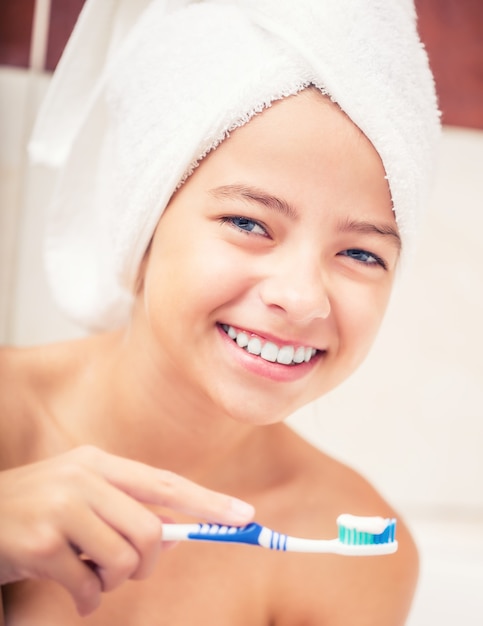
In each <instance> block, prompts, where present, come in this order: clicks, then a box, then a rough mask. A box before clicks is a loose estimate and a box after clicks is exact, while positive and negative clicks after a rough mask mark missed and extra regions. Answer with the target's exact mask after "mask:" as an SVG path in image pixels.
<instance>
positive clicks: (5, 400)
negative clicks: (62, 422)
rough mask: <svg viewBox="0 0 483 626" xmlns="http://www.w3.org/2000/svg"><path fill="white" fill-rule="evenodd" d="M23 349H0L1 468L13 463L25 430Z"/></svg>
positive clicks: (26, 390) (26, 395) (26, 386)
mask: <svg viewBox="0 0 483 626" xmlns="http://www.w3.org/2000/svg"><path fill="white" fill-rule="evenodd" d="M25 357H26V351H25V350H24V349H21V348H11V347H2V348H0V469H5V468H6V467H9V466H10V465H11V464H12V461H13V459H14V457H15V450H16V449H17V448H19V447H20V446H21V445H22V442H23V440H24V435H25V433H26V432H28V429H29V423H28V415H29V411H28V410H27V406H28V404H29V397H30V395H31V394H30V391H29V382H28V381H29V376H28V368H27V366H26V363H27V360H26V358H25Z"/></svg>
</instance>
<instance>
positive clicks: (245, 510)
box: [230, 498, 255, 521]
mask: <svg viewBox="0 0 483 626" xmlns="http://www.w3.org/2000/svg"><path fill="white" fill-rule="evenodd" d="M230 508H231V512H232V513H233V515H234V517H236V518H240V520H243V521H244V520H246V519H251V518H252V517H253V515H254V514H255V508H254V507H253V506H252V505H251V504H248V502H244V501H243V500H238V498H232V499H231V507H230Z"/></svg>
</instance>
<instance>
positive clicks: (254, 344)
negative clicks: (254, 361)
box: [247, 337, 262, 355]
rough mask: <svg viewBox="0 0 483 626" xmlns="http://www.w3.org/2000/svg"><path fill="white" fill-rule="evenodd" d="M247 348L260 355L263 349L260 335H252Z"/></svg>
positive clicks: (251, 352)
mask: <svg viewBox="0 0 483 626" xmlns="http://www.w3.org/2000/svg"><path fill="white" fill-rule="evenodd" d="M247 350H248V352H250V354H256V355H259V354H260V352H261V351H262V342H261V341H260V339H259V338H258V337H252V338H251V339H250V341H249V342H248V345H247Z"/></svg>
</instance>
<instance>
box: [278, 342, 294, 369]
mask: <svg viewBox="0 0 483 626" xmlns="http://www.w3.org/2000/svg"><path fill="white" fill-rule="evenodd" d="M294 352H295V350H294V348H293V346H283V347H282V348H280V350H279V351H278V356H277V363H282V364H283V365H290V363H291V362H292V361H293V355H294Z"/></svg>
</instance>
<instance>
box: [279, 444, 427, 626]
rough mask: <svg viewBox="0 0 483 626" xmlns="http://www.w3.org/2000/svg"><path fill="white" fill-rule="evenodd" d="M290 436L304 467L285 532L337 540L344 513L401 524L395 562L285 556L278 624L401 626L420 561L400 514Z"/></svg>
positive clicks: (288, 506)
mask: <svg viewBox="0 0 483 626" xmlns="http://www.w3.org/2000/svg"><path fill="white" fill-rule="evenodd" d="M287 436H288V437H289V440H288V445H289V447H290V448H291V450H293V453H294V455H295V459H296V460H295V463H300V468H299V473H298V475H297V477H296V478H295V480H294V483H293V488H292V489H291V493H288V494H287V496H288V497H287V501H286V502H285V503H284V508H285V510H284V511H283V513H282V518H283V519H285V520H286V527H285V528H284V529H283V532H286V533H288V534H295V535H299V536H305V537H310V538H335V537H336V536H337V528H336V519H337V517H338V515H339V514H341V513H351V514H354V515H362V516H366V515H367V516H382V517H396V519H397V539H398V544H399V547H398V551H397V553H396V554H394V555H388V556H375V557H346V556H334V555H312V554H284V555H283V559H284V565H283V567H282V566H281V567H280V569H278V570H277V572H278V575H277V578H276V581H277V582H276V586H277V585H279V586H281V588H280V587H278V588H277V589H276V590H275V589H274V592H275V594H276V595H277V596H278V598H283V600H282V601H281V602H280V601H279V604H278V609H277V617H276V619H275V623H276V624H277V626H279V625H280V626H284V625H285V624H287V626H288V624H298V623H300V624H307V625H311V624H314V625H315V624H322V623H327V624H331V626H339V625H340V626H342V625H344V626H346V625H347V624H358V626H366V625H367V626H369V625H370V626H379V625H380V626H402V625H403V624H404V623H405V620H406V618H407V614H408V612H409V608H410V605H411V601H412V597H413V595H414V591H415V586H416V582H417V577H418V555H417V550H416V547H415V544H414V542H413V539H412V537H411V535H410V533H409V531H408V529H407V527H406V525H405V524H404V522H403V520H402V519H401V517H400V515H398V514H397V512H396V511H394V510H393V508H392V507H391V506H390V505H389V504H388V502H387V501H386V500H385V499H384V498H383V497H382V496H381V495H380V494H379V493H378V492H377V491H376V490H375V489H374V487H373V486H372V485H371V484H370V483H369V482H368V481H367V480H366V479H365V478H364V477H363V476H361V475H360V474H359V473H357V472H356V471H354V470H353V469H351V468H350V467H348V466H347V465H344V464H343V463H340V462H339V461H337V460H336V459H333V458H331V457H330V456H328V455H326V454H324V453H323V452H321V451H319V450H317V449H315V448H313V447H312V446H311V445H310V444H308V443H307V442H305V441H303V440H301V439H300V438H299V437H298V436H297V435H293V437H292V434H291V433H290V434H288V435H287ZM290 500H291V501H290ZM288 589H290V590H291V591H290V593H287V590H288ZM284 590H285V591H284Z"/></svg>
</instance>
